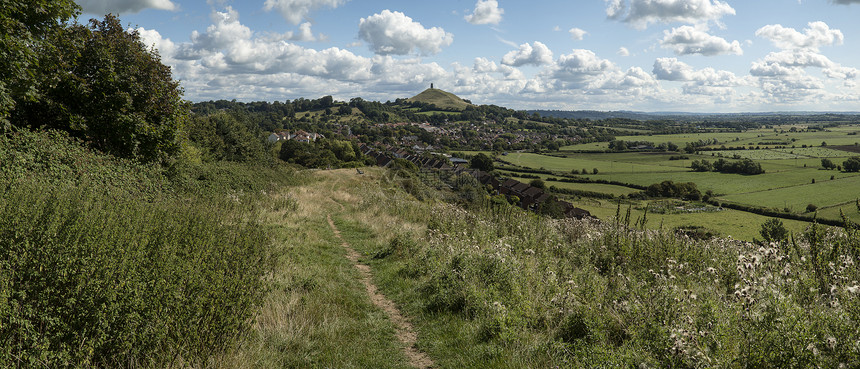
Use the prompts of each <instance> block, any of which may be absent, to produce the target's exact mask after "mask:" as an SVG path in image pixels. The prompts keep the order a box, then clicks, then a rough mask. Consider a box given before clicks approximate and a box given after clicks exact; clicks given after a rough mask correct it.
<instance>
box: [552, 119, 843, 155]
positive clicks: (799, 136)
mask: <svg viewBox="0 0 860 369" xmlns="http://www.w3.org/2000/svg"><path fill="white" fill-rule="evenodd" d="M855 132H860V126H858V125H848V126H840V127H834V128H829V129H828V131H812V132H785V133H782V132H774V131H773V130H772V129H770V130H768V129H759V130H750V131H746V132H705V133H680V134H672V135H629V136H618V137H616V139H617V140H624V141H649V142H653V143H654V144H657V145H659V144H661V143H668V142H672V143H674V144H676V145H678V146H681V147H683V146H684V145H686V144H687V143H688V142H697V141H699V140H702V141H705V140H709V139H717V140H718V141H719V144H717V145H716V147H719V146H720V145H726V146H761V145H780V146H782V145H783V144H785V143H787V144H788V145H789V146H791V145H794V146H796V147H797V148H801V147H802V146H803V145H807V146H821V144H822V142H826V143H827V145H853V144H855V143H860V136H858V135H856V134H854V135H849V133H855ZM792 140H793V141H792ZM608 145H609V143H607V142H593V143H587V144H578V145H571V146H565V147H562V148H561V150H562V151H586V150H606V149H608Z"/></svg>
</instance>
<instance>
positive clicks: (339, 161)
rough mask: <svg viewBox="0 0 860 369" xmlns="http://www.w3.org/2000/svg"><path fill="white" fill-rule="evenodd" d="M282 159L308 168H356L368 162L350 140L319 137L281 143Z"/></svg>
mask: <svg viewBox="0 0 860 369" xmlns="http://www.w3.org/2000/svg"><path fill="white" fill-rule="evenodd" d="M279 157H280V158H281V160H283V161H286V162H288V163H293V164H298V165H301V166H304V167H308V168H327V167H332V168H355V167H361V166H364V165H365V164H366V162H365V159H366V157H365V156H364V155H362V153H361V151H360V150H359V149H358V145H354V144H353V143H352V142H350V141H342V140H333V139H325V138H323V139H318V140H316V141H313V142H308V143H305V142H299V141H296V140H287V141H284V143H283V144H282V145H281V151H280V153H279Z"/></svg>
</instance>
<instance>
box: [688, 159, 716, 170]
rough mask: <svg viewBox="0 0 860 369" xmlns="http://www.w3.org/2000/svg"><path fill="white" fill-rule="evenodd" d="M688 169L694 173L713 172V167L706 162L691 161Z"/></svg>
mask: <svg viewBox="0 0 860 369" xmlns="http://www.w3.org/2000/svg"><path fill="white" fill-rule="evenodd" d="M690 168H691V169H693V171H694V172H711V171H713V170H714V165H713V164H711V162H709V161H707V160H702V161H698V160H693V162H692V163H690Z"/></svg>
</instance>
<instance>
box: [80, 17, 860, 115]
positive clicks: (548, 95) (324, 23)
mask: <svg viewBox="0 0 860 369" xmlns="http://www.w3.org/2000/svg"><path fill="white" fill-rule="evenodd" d="M77 1H78V3H79V4H80V5H81V6H82V8H83V9H84V14H83V15H81V17H80V21H81V22H85V21H86V20H87V19H89V18H93V17H101V16H102V15H103V14H105V13H107V12H112V13H115V14H120V18H121V19H122V21H123V23H125V24H127V25H128V26H129V28H130V29H137V30H138V31H139V32H140V33H141V35H142V37H143V39H144V41H145V42H146V43H147V44H148V45H151V46H153V47H154V48H156V49H158V51H159V53H160V55H161V56H162V60H163V62H165V63H166V64H168V65H170V66H171V67H172V68H173V72H174V77H175V78H177V79H179V80H181V81H182V85H183V87H184V88H185V97H186V98H187V99H189V100H192V101H202V100H210V99H227V100H231V99H237V100H240V101H259V100H266V101H274V100H280V101H283V100H286V99H295V98H298V97H305V98H318V97H320V96H324V95H333V96H334V97H335V99H337V100H349V99H350V98H352V97H357V96H360V97H362V98H365V99H370V100H380V101H386V100H394V99H396V98H399V97H411V96H413V95H415V94H417V93H419V92H421V91H422V90H424V89H425V88H427V87H429V85H430V83H434V84H435V86H436V87H437V88H441V89H444V90H447V91H450V92H453V93H456V94H457V95H459V96H461V97H463V98H466V99H470V100H472V101H473V102H475V103H478V104H496V105H502V106H507V107H511V108H515V109H560V110H584V109H588V110H641V111H690V112H753V111H792V110H814V111H823V110H829V111H860V84H858V82H860V81H858V79H860V24H858V23H860V22H857V19H860V0H746V1H731V0H727V1H718V0H579V1H569V0H565V1H513V0H436V1H411V0H398V1H393V0H391V1H389V0H380V1H361V0H243V1H230V0H208V1H202V0H197V1H191V0H187V1H186V0H77Z"/></svg>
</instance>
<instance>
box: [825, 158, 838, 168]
mask: <svg viewBox="0 0 860 369" xmlns="http://www.w3.org/2000/svg"><path fill="white" fill-rule="evenodd" d="M821 167H822V168H824V169H836V164H834V163H833V161H832V160H830V159H828V158H823V159H821Z"/></svg>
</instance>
